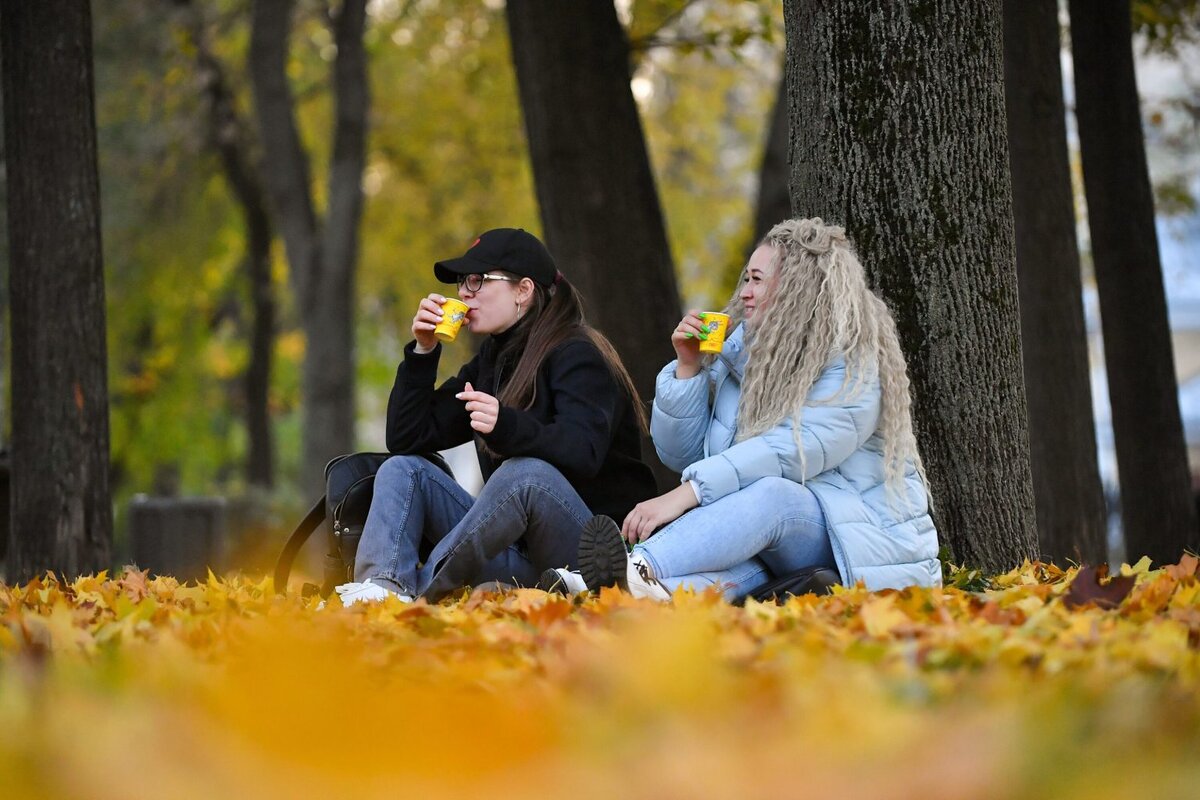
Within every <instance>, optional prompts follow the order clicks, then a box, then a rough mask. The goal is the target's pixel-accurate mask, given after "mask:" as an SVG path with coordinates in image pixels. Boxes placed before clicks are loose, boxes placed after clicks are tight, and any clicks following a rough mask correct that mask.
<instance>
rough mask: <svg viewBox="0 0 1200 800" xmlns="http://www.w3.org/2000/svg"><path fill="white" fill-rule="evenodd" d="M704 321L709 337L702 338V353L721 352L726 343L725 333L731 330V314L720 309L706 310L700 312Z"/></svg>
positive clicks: (705, 330)
mask: <svg viewBox="0 0 1200 800" xmlns="http://www.w3.org/2000/svg"><path fill="white" fill-rule="evenodd" d="M700 320H701V321H702V322H703V323H704V332H705V333H706V334H708V338H707V339H701V340H700V352H701V353H719V352H721V348H722V347H723V346H724V345H725V334H726V333H727V332H728V331H729V315H728V314H722V313H720V312H719V311H705V312H703V313H702V314H700Z"/></svg>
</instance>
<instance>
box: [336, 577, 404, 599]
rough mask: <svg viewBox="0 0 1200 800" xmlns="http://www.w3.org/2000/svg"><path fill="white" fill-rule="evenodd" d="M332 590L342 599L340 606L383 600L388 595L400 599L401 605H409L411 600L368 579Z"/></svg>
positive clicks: (345, 584) (344, 584)
mask: <svg viewBox="0 0 1200 800" xmlns="http://www.w3.org/2000/svg"><path fill="white" fill-rule="evenodd" d="M333 590H334V591H335V592H337V593H338V597H340V598H342V605H344V606H352V605H354V604H355V603H368V602H372V601H375V600H384V599H386V598H387V596H388V595H389V594H390V595H392V596H393V597H398V598H400V602H402V603H411V602H412V600H413V599H412V598H411V597H409V596H408V595H406V594H399V593H398V592H393V591H392V590H391V589H387V588H385V587H383V586H380V585H379V584H377V583H372V582H371V579H370V578H367V579H366V580H365V581H363V582H362V583H343V584H342V585H341V586H335V587H334V589H333Z"/></svg>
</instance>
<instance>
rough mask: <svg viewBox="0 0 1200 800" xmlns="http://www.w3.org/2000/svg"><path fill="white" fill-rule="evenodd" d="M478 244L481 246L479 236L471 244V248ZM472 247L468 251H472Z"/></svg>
mask: <svg viewBox="0 0 1200 800" xmlns="http://www.w3.org/2000/svg"><path fill="white" fill-rule="evenodd" d="M477 244H479V237H478V236H476V237H475V241H473V242H471V247H474V246H475V245H477ZM471 247H468V248H467V249H468V250H470V249H471Z"/></svg>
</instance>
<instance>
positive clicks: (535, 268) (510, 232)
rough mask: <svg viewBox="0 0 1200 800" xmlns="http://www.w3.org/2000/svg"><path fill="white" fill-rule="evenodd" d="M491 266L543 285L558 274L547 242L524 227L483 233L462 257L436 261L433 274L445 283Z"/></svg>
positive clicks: (549, 282)
mask: <svg viewBox="0 0 1200 800" xmlns="http://www.w3.org/2000/svg"><path fill="white" fill-rule="evenodd" d="M492 269H502V270H504V271H505V272H511V273H512V274H513V275H520V276H522V277H525V278H530V279H531V280H533V281H534V282H535V283H540V284H541V285H542V286H551V285H553V283H554V278H555V276H556V275H557V274H558V267H556V266H554V259H553V258H551V257H550V251H549V250H547V249H546V245H544V244H542V242H541V240H540V239H538V238H537V237H536V236H534V235H533V234H532V233H529V232H528V231H526V230H525V229H524V228H495V229H493V230H490V231H487V232H486V233H482V234H480V235H479V238H478V239H476V240H475V243H474V244H472V245H471V246H470V247H469V248H467V252H466V253H464V254H463V255H462V256H460V257H459V258H451V259H447V260H446V261H439V262H437V263H436V264H434V265H433V274H434V275H436V276H437V279H438V280H439V281H441V282H442V283H457V282H458V277H459V276H460V275H473V274H477V273H483V272H487V271H488V270H492Z"/></svg>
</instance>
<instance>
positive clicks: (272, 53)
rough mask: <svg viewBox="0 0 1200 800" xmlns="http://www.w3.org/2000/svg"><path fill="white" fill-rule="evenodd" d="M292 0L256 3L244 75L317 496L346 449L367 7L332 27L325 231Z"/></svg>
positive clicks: (351, 7) (349, 7) (310, 482)
mask: <svg viewBox="0 0 1200 800" xmlns="http://www.w3.org/2000/svg"><path fill="white" fill-rule="evenodd" d="M293 6H294V0H255V3H254V14H253V27H252V31H251V37H250V73H251V81H252V83H253V88H254V99H255V107H256V111H257V115H258V124H259V131H260V135H261V137H262V146H263V162H264V163H263V166H264V178H265V182H266V186H267V191H268V194H269V196H270V198H271V202H272V206H273V207H274V210H275V219H276V221H277V223H278V225H279V230H280V233H281V234H282V236H283V242H284V249H285V251H286V253H287V258H288V265H289V267H290V274H291V282H292V287H293V289H294V291H295V294H296V299H297V308H298V310H299V313H300V317H301V324H302V325H303V327H304V332H305V338H306V341H307V345H306V347H307V349H306V351H305V357H304V367H303V379H302V380H303V393H304V425H303V428H304V434H303V437H304V442H303V458H304V465H303V471H302V475H303V483H304V486H305V488H306V489H309V490H316V489H318V488H319V487H320V485H321V482H322V470H323V468H324V466H325V462H326V461H328V460H329V459H330V458H332V457H334V456H336V455H338V454H340V453H344V452H348V451H350V450H352V449H353V447H354V270H355V266H356V261H357V257H358V224H359V219H360V218H361V214H362V190H361V179H362V168H363V164H364V161H365V158H366V156H365V149H366V117H367V105H368V96H367V84H366V54H365V52H364V49H363V41H362V35H363V28H364V26H365V24H366V10H365V9H366V0H345V2H344V3H342V5H341V8H340V11H339V12H338V13H337V15H336V17H335V18H334V19H333V24H334V41H335V43H336V44H337V58H336V61H335V64H334V81H333V85H334V94H335V101H336V105H337V110H336V114H335V122H334V130H333V137H332V138H333V154H332V158H331V160H330V171H329V187H328V198H329V202H328V206H327V212H326V219H325V220H324V225H323V229H322V225H321V224H319V222H318V219H317V215H316V212H315V211H314V208H313V200H312V196H311V191H310V187H311V182H310V170H309V162H308V156H307V154H306V153H305V151H304V149H303V147H302V146H301V144H300V136H299V133H298V132H297V129H296V122H295V114H294V105H295V103H294V100H293V97H292V92H291V89H290V87H289V85H288V79H287V75H286V72H285V67H286V63H287V50H288V40H289V33H290V29H291V16H292V8H293Z"/></svg>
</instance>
